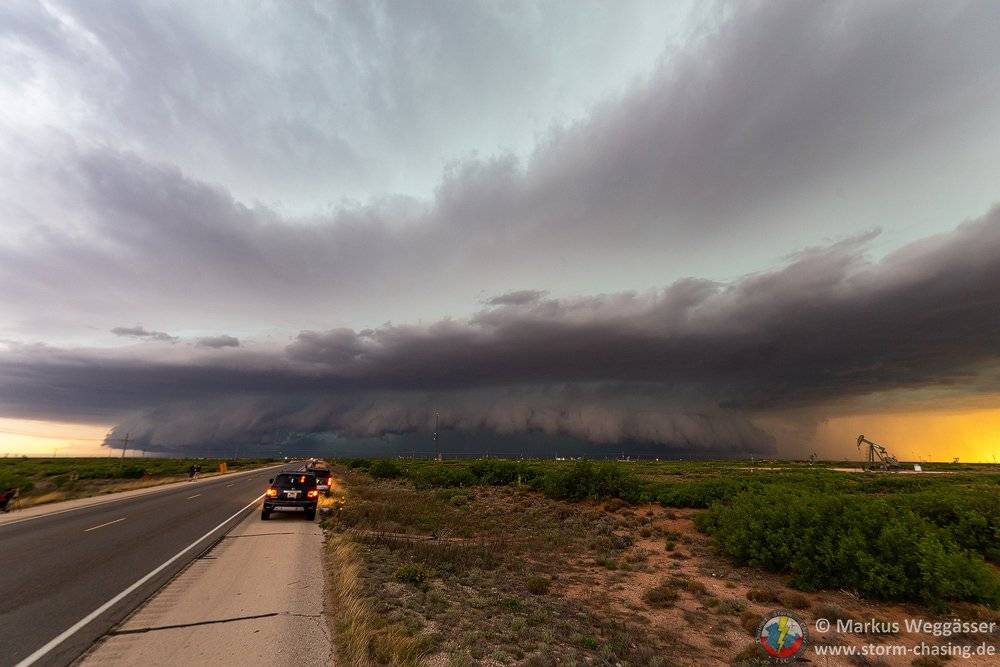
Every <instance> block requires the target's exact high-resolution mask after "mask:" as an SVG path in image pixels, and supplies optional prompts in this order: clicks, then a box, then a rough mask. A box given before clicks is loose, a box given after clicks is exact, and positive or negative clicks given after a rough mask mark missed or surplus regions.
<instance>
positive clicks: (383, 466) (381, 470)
mask: <svg viewBox="0 0 1000 667" xmlns="http://www.w3.org/2000/svg"><path fill="white" fill-rule="evenodd" d="M368 474H369V475H371V476H372V477H374V478H375V479H395V478H396V477H401V476H402V475H403V469H402V468H401V467H400V466H399V464H398V463H396V462H395V461H391V460H389V459H375V460H374V461H372V462H371V465H369V466H368Z"/></svg>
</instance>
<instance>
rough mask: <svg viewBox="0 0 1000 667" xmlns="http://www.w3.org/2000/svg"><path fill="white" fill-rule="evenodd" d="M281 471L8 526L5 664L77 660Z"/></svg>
mask: <svg viewBox="0 0 1000 667" xmlns="http://www.w3.org/2000/svg"><path fill="white" fill-rule="evenodd" d="M277 470H278V469H277V468H267V469H262V470H259V471H254V472H252V473H248V474H243V475H223V476H220V477H218V478H214V479H212V480H210V481H202V482H197V483H192V484H177V485H170V486H167V487H164V488H163V489H162V490H161V491H157V492H154V493H149V494H146V495H142V496H133V497H129V498H122V499H120V500H113V501H111V502H105V503H101V504H99V505H94V506H86V507H80V508H77V509H73V510H70V511H65V512H59V513H53V514H45V515H40V516H35V517H30V518H27V519H25V520H23V521H14V522H11V523H6V524H0V557H2V559H3V564H2V566H0V665H4V666H6V665H18V664H20V663H22V662H23V661H29V662H30V663H31V664H37V665H66V664H69V663H70V662H72V661H73V660H74V659H75V658H76V657H77V656H79V655H80V654H81V653H82V652H83V651H84V650H86V649H87V647H89V646H90V645H91V644H92V643H93V641H94V640H95V639H97V638H98V637H100V636H101V635H103V634H104V633H105V632H106V631H107V630H108V629H109V628H111V626H113V625H114V624H115V623H117V622H119V621H121V620H122V619H123V618H124V617H125V616H126V615H128V613H129V612H131V611H132V610H133V609H134V608H135V607H136V606H137V605H138V604H140V603H141V602H142V601H143V600H145V599H146V598H147V597H149V595H151V594H152V593H153V592H154V591H156V590H157V589H158V588H159V587H160V586H162V585H163V584H164V583H165V582H166V581H167V580H168V579H170V577H172V576H173V575H175V574H176V573H177V572H178V571H179V570H180V569H182V568H183V567H184V566H185V565H186V564H187V563H189V562H190V561H191V560H192V559H194V558H196V557H198V556H199V555H201V554H202V553H204V552H205V551H206V550H207V549H208V548H209V547H211V546H212V545H213V544H214V543H215V542H216V541H218V539H219V538H220V537H221V536H222V535H224V534H225V532H226V531H228V530H229V529H230V528H231V527H232V526H234V525H235V524H236V523H237V522H238V521H239V519H240V518H242V517H243V516H244V515H245V514H246V513H247V512H251V511H253V510H254V509H256V507H257V505H258V503H257V500H258V499H259V497H260V495H261V494H262V493H263V490H264V488H265V487H266V485H267V480H268V478H269V477H272V476H274V474H275V472H277ZM56 642H58V643H56Z"/></svg>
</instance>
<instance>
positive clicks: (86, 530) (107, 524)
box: [83, 517, 125, 533]
mask: <svg viewBox="0 0 1000 667" xmlns="http://www.w3.org/2000/svg"><path fill="white" fill-rule="evenodd" d="M124 520H125V517H122V518H120V519H115V520H114V521H108V522H107V523H102V524H101V525H100V526H94V527H93V528H85V529H84V531H83V532H85V533H89V532H90V531H92V530H97V529H98V528H104V527H105V526H110V525H111V524H113V523H118V522H119V521H124Z"/></svg>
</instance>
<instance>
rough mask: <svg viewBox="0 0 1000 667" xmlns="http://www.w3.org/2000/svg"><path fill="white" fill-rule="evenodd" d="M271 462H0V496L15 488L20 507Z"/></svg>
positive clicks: (25, 459)
mask: <svg viewBox="0 0 1000 667" xmlns="http://www.w3.org/2000/svg"><path fill="white" fill-rule="evenodd" d="M275 461H276V459H250V458H241V459H218V458H145V457H133V458H125V459H122V458H120V457H117V456H115V457H108V456H100V457H72V458H71V457H62V458H56V457H53V458H45V457H26V456H25V457H20V456H19V457H5V458H0V492H2V491H4V490H6V489H19V490H20V497H19V502H18V504H19V506H20V507H31V506H34V505H42V504H45V503H51V502H58V501H61V500H73V499H76V498H86V497H89V496H98V495H103V494H106V493H115V492H117V491H130V490H132V489H142V488H146V487H150V486H159V485H161V484H167V483H170V482H178V481H182V480H185V479H188V471H189V469H190V468H191V466H192V465H197V466H200V467H201V472H200V473H199V476H201V477H204V476H206V475H212V474H215V473H217V472H218V471H219V466H220V464H223V463H225V464H226V467H227V469H228V470H229V472H235V471H238V470H248V469H250V468H257V467H260V466H263V465H268V464H270V463H274V462H275Z"/></svg>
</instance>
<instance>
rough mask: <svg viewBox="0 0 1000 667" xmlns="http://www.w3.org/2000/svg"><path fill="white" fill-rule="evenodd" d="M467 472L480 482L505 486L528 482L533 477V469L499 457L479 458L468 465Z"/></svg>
mask: <svg viewBox="0 0 1000 667" xmlns="http://www.w3.org/2000/svg"><path fill="white" fill-rule="evenodd" d="M469 472H470V473H472V475H473V476H474V477H475V478H476V481H477V482H479V483H480V484H485V485H488V486H507V485H508V484H515V483H523V482H528V481H530V480H532V479H534V477H535V473H534V470H533V469H532V468H530V467H529V466H527V465H525V464H523V463H519V462H517V461H504V460H499V459H481V460H479V461H475V462H474V463H472V465H470V466H469Z"/></svg>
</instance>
